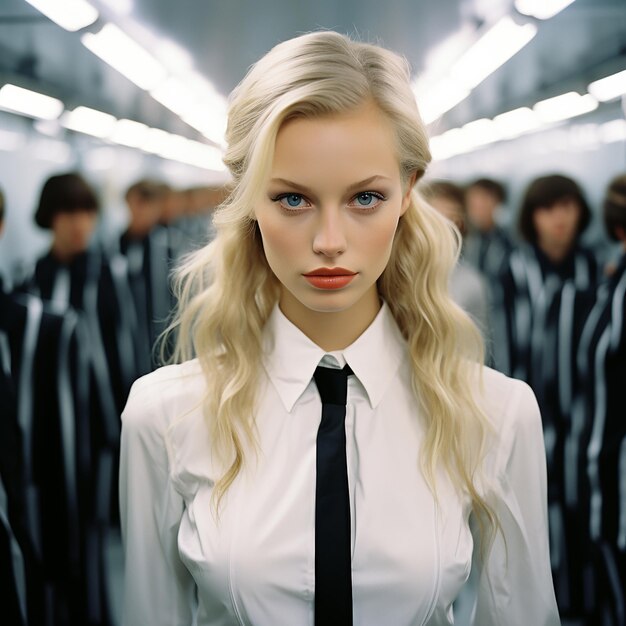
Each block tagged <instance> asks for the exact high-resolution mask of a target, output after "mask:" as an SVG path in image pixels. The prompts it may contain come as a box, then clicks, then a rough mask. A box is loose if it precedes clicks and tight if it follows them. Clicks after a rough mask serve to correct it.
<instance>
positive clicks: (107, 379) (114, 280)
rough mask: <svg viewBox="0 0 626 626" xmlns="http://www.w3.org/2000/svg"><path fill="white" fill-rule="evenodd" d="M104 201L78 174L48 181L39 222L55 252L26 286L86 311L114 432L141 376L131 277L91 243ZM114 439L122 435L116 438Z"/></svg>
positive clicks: (102, 400) (62, 305)
mask: <svg viewBox="0 0 626 626" xmlns="http://www.w3.org/2000/svg"><path fill="white" fill-rule="evenodd" d="M99 211H100V208H99V202H98V199H97V197H96V194H95V192H94V191H93V189H92V188H91V186H90V185H89V184H88V183H87V182H86V181H85V179H84V178H83V177H82V176H80V175H79V174H76V173H68V174H60V175H56V176H51V177H50V178H49V179H48V180H47V181H46V182H45V184H44V185H43V188H42V190H41V195H40V199H39V205H38V207H37V211H36V213H35V223H36V224H37V225H38V226H39V227H40V228H43V229H46V230H50V231H51V233H52V243H51V246H50V251H49V252H48V253H47V254H45V255H44V256H42V257H41V258H40V259H39V260H38V261H37V262H36V264H35V267H34V270H33V272H32V274H31V276H30V278H29V279H27V280H26V282H25V283H24V285H22V286H21V287H20V290H25V291H29V292H32V293H35V294H37V295H39V296H40V297H41V298H42V299H44V300H47V301H50V302H52V303H53V305H54V306H55V307H56V308H57V310H60V311H63V310H66V309H67V308H68V307H71V308H72V309H74V310H75V311H80V312H82V313H84V315H85V319H86V321H87V324H88V328H89V335H90V340H91V342H92V350H91V352H92V355H93V358H92V366H93V372H94V376H95V378H96V386H97V388H98V392H99V396H100V397H99V409H100V411H99V412H100V414H101V415H102V417H103V418H104V419H105V423H109V422H112V424H110V425H109V426H108V427H107V430H108V431H110V432H109V434H110V435H113V436H114V433H115V432H116V431H119V418H116V421H117V424H115V421H113V419H112V418H111V417H110V415H111V414H112V415H114V416H117V415H119V411H120V410H121V408H122V407H123V406H124V403H125V402H126V396H127V394H128V390H129V388H130V385H131V383H132V381H133V380H134V379H135V378H136V375H135V365H134V355H133V352H132V349H131V350H129V346H131V345H132V343H131V342H129V339H130V329H129V326H128V318H129V315H128V309H127V308H126V307H127V306H128V304H129V303H128V302H127V301H126V298H125V296H126V295H127V292H126V291H125V286H126V277H125V275H124V273H123V269H122V267H121V266H120V265H119V264H118V263H117V262H116V259H115V258H114V257H113V258H107V256H106V255H105V254H104V253H103V252H102V250H100V249H99V248H98V247H97V246H95V245H90V244H91V240H92V236H93V234H94V231H95V228H96V225H97V221H98V216H99ZM114 438H116V437H115V436H114Z"/></svg>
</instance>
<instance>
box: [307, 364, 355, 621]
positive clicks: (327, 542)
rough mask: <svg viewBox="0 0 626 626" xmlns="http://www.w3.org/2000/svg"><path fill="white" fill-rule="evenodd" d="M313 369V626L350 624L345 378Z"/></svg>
mask: <svg viewBox="0 0 626 626" xmlns="http://www.w3.org/2000/svg"><path fill="white" fill-rule="evenodd" d="M352 373H353V372H352V370H351V369H350V367H348V366H347V365H346V367H344V368H343V369H342V370H338V369H330V368H327V367H318V368H317V369H316V370H315V374H314V375H313V378H314V379H315V384H316V385H317V389H318V391H319V394H320V397H321V399H322V421H321V423H320V427H319V430H318V431H317V479H316V487H315V626H346V625H351V624H352V571H351V569H352V568H351V542H350V497H349V492H348V467H347V462H346V429H345V419H346V396H347V390H348V376H349V375H350V374H352Z"/></svg>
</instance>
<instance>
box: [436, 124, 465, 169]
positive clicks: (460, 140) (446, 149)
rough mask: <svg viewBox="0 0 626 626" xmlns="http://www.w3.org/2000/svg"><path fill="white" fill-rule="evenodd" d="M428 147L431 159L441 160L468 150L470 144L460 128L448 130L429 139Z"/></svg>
mask: <svg viewBox="0 0 626 626" xmlns="http://www.w3.org/2000/svg"><path fill="white" fill-rule="evenodd" d="M430 149H431V152H432V155H433V159H435V160H436V161H442V160H444V159H449V158H450V157H453V156H456V155H457V154H463V153H464V152H469V151H470V150H471V146H470V145H469V144H468V141H467V135H466V134H465V133H464V132H463V131H462V130H461V129H460V128H453V129H452V130H448V131H446V132H445V133H443V135H438V136H437V137H433V138H432V139H431V140H430Z"/></svg>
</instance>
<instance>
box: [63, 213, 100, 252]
mask: <svg viewBox="0 0 626 626" xmlns="http://www.w3.org/2000/svg"><path fill="white" fill-rule="evenodd" d="M97 219H98V216H97V213H96V212H95V211H88V210H84V211H73V212H71V213H65V212H61V213H57V214H56V215H54V217H53V218H52V232H53V234H54V246H55V248H56V249H57V250H59V251H60V252H62V253H63V254H65V255H68V256H72V255H75V254H80V253H81V252H84V251H85V250H86V249H87V247H88V246H89V240H90V239H91V236H92V235H93V231H94V229H95V227H96V221H97Z"/></svg>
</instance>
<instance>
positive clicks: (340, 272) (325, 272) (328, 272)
mask: <svg viewBox="0 0 626 626" xmlns="http://www.w3.org/2000/svg"><path fill="white" fill-rule="evenodd" d="M355 274H356V272H351V271H350V270H347V269H344V268H343V267H318V268H317V269H316V270H313V271H311V272H307V273H306V274H303V276H354V275H355Z"/></svg>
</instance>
